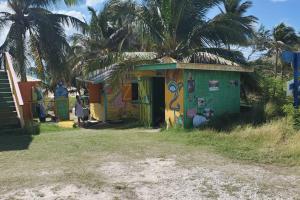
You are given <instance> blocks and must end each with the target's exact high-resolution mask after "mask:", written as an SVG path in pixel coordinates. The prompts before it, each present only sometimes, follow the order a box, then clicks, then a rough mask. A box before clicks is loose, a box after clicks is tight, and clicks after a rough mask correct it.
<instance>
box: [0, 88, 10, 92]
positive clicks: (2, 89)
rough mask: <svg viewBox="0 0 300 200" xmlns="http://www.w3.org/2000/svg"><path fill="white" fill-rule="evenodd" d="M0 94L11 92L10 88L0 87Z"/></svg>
mask: <svg viewBox="0 0 300 200" xmlns="http://www.w3.org/2000/svg"><path fill="white" fill-rule="evenodd" d="M1 92H11V89H10V87H2V88H1V87H0V93H1Z"/></svg>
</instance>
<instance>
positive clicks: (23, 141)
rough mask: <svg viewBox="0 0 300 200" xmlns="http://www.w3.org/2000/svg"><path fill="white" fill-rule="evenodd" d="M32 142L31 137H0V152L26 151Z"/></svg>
mask: <svg viewBox="0 0 300 200" xmlns="http://www.w3.org/2000/svg"><path fill="white" fill-rule="evenodd" d="M32 140H33V137H32V136H31V135H0V152H4V151H20V150H26V149H28V148H29V146H30V143H31V142H32Z"/></svg>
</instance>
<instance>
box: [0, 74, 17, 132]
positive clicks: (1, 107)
mask: <svg viewBox="0 0 300 200" xmlns="http://www.w3.org/2000/svg"><path fill="white" fill-rule="evenodd" d="M20 128H21V124H20V119H19V118H18V114H17V111H16V107H15V102H14V99H13V95H12V91H11V87H10V84H9V80H8V75H7V72H6V71H4V70H0V133H6V132H15V131H19V129H20Z"/></svg>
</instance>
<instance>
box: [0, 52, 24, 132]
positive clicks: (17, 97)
mask: <svg viewBox="0 0 300 200" xmlns="http://www.w3.org/2000/svg"><path fill="white" fill-rule="evenodd" d="M4 65H5V69H6V71H7V74H8V80H9V83H10V86H11V89H12V94H13V95H12V96H13V98H14V102H15V107H16V111H17V114H18V118H19V119H20V123H21V127H22V128H23V127H24V126H25V121H24V116H23V106H24V102H23V98H22V95H21V92H20V88H19V85H18V79H17V75H16V72H15V70H14V68H13V62H12V59H11V56H10V54H9V53H7V52H6V53H5V63H4Z"/></svg>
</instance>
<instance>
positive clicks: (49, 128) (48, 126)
mask: <svg viewBox="0 0 300 200" xmlns="http://www.w3.org/2000/svg"><path fill="white" fill-rule="evenodd" d="M71 130H73V129H69V128H61V127H59V126H58V125H57V124H55V123H41V124H40V132H41V133H50V132H62V131H71Z"/></svg>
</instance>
